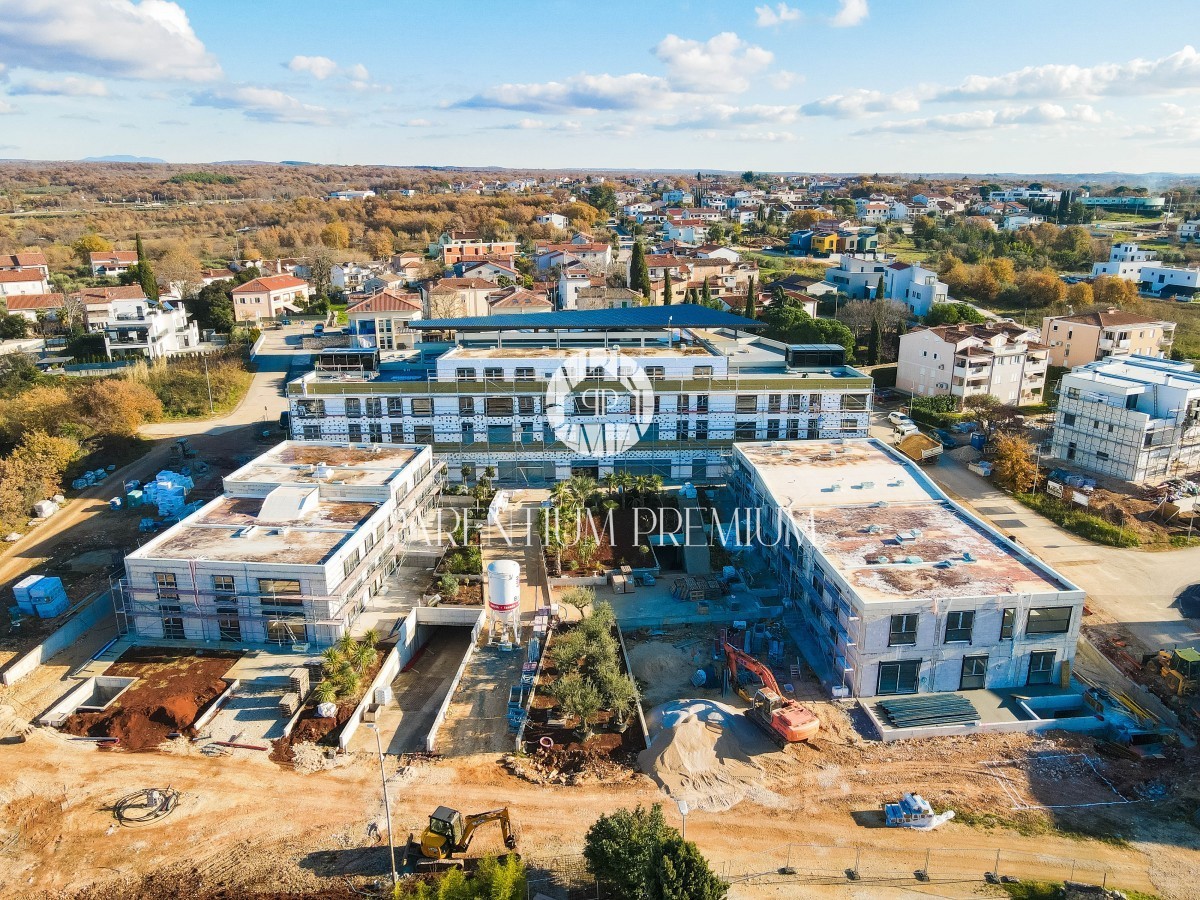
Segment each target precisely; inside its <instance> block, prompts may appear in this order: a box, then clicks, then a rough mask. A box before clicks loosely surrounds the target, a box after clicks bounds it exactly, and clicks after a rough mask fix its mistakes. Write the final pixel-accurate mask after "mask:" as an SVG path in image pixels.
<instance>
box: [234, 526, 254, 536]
mask: <svg viewBox="0 0 1200 900" xmlns="http://www.w3.org/2000/svg"><path fill="white" fill-rule="evenodd" d="M257 530H258V526H257V525H246V526H244V527H242V528H239V529H238V530H237V531H235V532H234V533H233V536H234V537H235V538H248V537H250V535H252V534H254V532H255V531H257Z"/></svg>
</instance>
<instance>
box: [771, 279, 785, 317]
mask: <svg viewBox="0 0 1200 900" xmlns="http://www.w3.org/2000/svg"><path fill="white" fill-rule="evenodd" d="M786 305H787V294H786V293H785V292H784V290H783V286H782V285H776V286H775V287H774V288H772V289H771V304H770V308H771V309H772V310H775V311H776V312H781V311H782V310H783V308H784V306H786Z"/></svg>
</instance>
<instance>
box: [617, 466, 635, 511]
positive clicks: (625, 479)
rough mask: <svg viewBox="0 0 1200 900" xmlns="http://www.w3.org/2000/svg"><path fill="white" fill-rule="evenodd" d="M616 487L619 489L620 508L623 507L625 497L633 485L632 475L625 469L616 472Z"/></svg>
mask: <svg viewBox="0 0 1200 900" xmlns="http://www.w3.org/2000/svg"><path fill="white" fill-rule="evenodd" d="M617 487H618V488H620V490H621V509H624V508H625V497H626V495H627V494H628V493H629V490H630V489H631V488H632V487H633V476H632V475H630V474H629V472H628V471H627V470H625V469H622V470H621V471H620V472H618V473H617Z"/></svg>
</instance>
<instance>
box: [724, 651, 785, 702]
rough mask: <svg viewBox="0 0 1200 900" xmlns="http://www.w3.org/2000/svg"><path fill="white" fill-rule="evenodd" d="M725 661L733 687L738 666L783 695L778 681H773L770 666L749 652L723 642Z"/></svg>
mask: <svg viewBox="0 0 1200 900" xmlns="http://www.w3.org/2000/svg"><path fill="white" fill-rule="evenodd" d="M725 662H726V664H727V665H728V666H729V678H730V680H731V681H732V682H733V686H734V688H737V685H738V677H737V676H738V666H739V665H740V666H741V667H742V668H744V669H746V670H747V671H748V672H753V673H754V674H755V675H757V676H758V677H759V679H761V681H762V683H763V687H765V688H767V689H768V690H771V691H774V692H775V693H776V694H777V695H778V696H780V697H782V696H783V691H781V690H780V689H779V683H778V682H777V681H775V676H774V675H773V674H771V668H770V666H767V665H764V664H763V663H761V662H759V661H758V660H757V659H755V658H754V657H753V656H751V655H750V654H749V653H745V652H743V651H741V650H739V649H738V648H737V647H735V646H733V644H730V643H726V644H725Z"/></svg>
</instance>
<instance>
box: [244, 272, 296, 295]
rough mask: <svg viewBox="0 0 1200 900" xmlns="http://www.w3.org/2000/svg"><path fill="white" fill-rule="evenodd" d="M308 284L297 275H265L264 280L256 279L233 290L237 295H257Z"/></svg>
mask: <svg viewBox="0 0 1200 900" xmlns="http://www.w3.org/2000/svg"><path fill="white" fill-rule="evenodd" d="M306 284H308V282H307V281H305V280H304V279H303V278H297V277H296V276H295V275H265V276H263V277H262V278H255V279H254V280H253V281H247V282H246V283H245V284H243V285H239V286H238V287H235V288H234V289H233V293H235V294H257V293H261V292H262V291H286V290H291V289H294V288H302V287H304V286H305V285H306Z"/></svg>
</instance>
